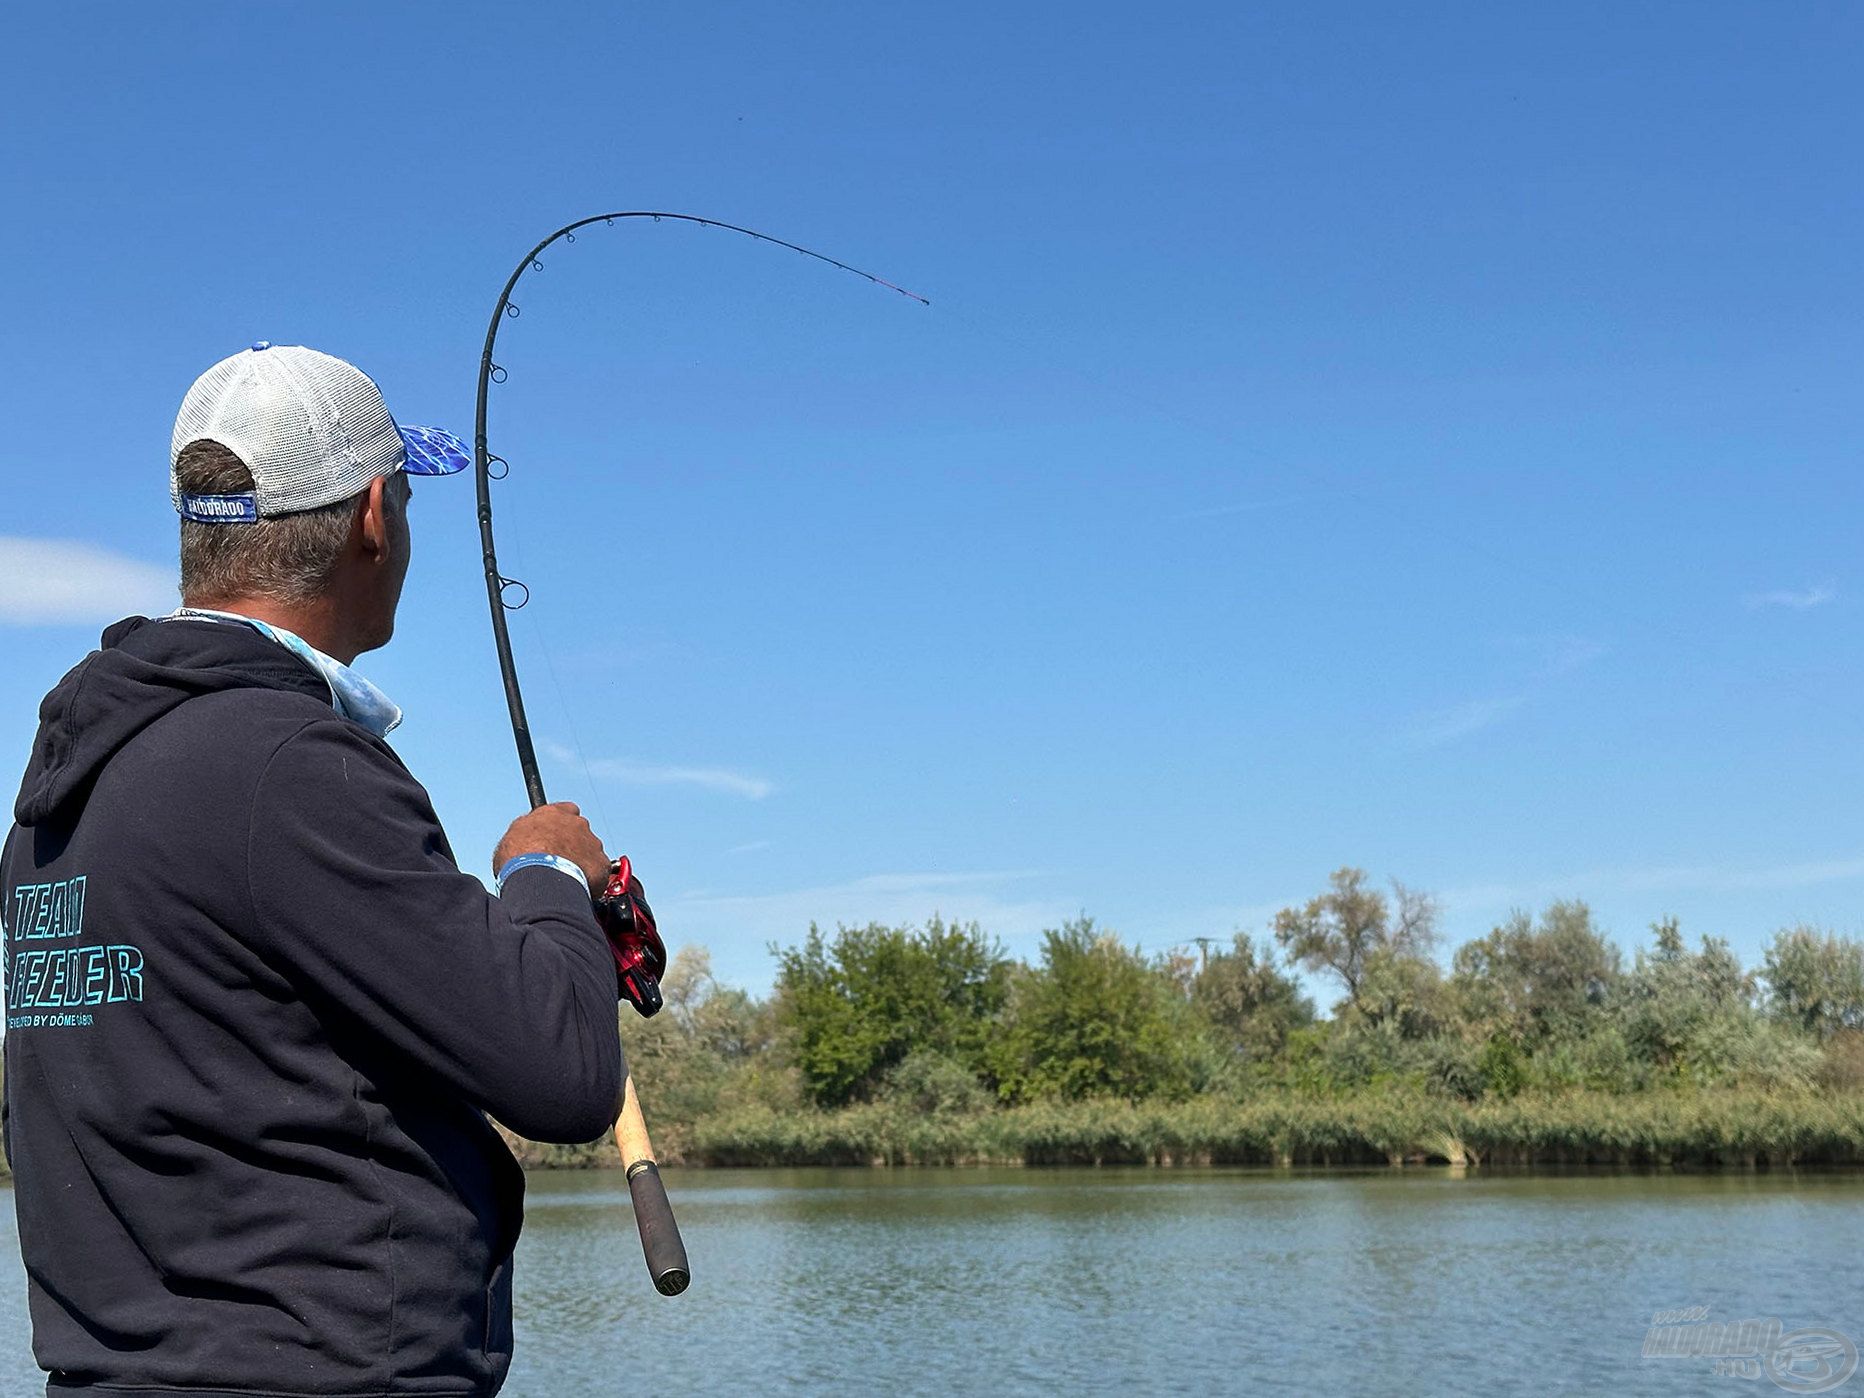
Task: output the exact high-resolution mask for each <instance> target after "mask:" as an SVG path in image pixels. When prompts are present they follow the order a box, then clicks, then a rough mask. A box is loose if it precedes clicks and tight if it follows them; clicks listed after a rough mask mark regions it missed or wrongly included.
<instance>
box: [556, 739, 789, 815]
mask: <svg viewBox="0 0 1864 1398" xmlns="http://www.w3.org/2000/svg"><path fill="white" fill-rule="evenodd" d="M544 750H545V751H546V752H548V753H549V754H550V756H551V758H552V759H553V760H554V761H556V762H558V763H561V764H564V765H570V764H575V763H576V762H577V757H576V754H575V753H573V752H571V751H570V750H569V749H568V748H566V747H564V746H563V745H562V744H560V743H546V744H545V745H544ZM588 771H589V775H590V776H591V777H599V778H602V779H603V780H606V781H614V782H621V783H622V784H623V785H625V786H696V787H699V788H701V789H702V790H705V791H720V792H723V793H725V794H726V795H728V796H742V797H743V798H744V799H745V800H747V801H762V800H763V799H764V798H765V797H766V796H768V795H770V793H771V792H773V791H775V790H776V789H777V788H776V784H775V783H774V782H770V781H767V780H765V779H764V778H763V777H759V776H754V775H752V774H751V773H749V772H737V771H733V770H732V769H731V768H729V767H683V766H678V765H667V764H661V763H654V762H636V761H633V760H632V759H629V758H623V757H598V758H595V759H594V760H593V761H591V762H590V763H588Z"/></svg>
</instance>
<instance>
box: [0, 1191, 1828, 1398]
mask: <svg viewBox="0 0 1864 1398" xmlns="http://www.w3.org/2000/svg"><path fill="white" fill-rule="evenodd" d="M667 1178H668V1184H669V1188H670V1192H671V1194H672V1196H673V1201H674V1206H675V1208H676V1210H677V1211H678V1214H679V1218H680V1223H681V1227H682V1229H683V1230H684V1232H685V1235H686V1241H687V1247H688V1250H689V1252H690V1253H691V1257H692V1265H693V1276H694V1281H693V1285H692V1289H691V1290H690V1291H688V1292H687V1293H686V1294H685V1295H684V1296H681V1297H678V1298H675V1299H667V1298H664V1297H661V1296H658V1295H656V1294H655V1293H654V1291H653V1289H652V1287H651V1286H650V1284H649V1283H648V1281H647V1275H646V1271H645V1268H644V1267H643V1265H642V1262H641V1255H640V1247H639V1244H638V1243H637V1241H636V1239H635V1235H634V1227H633V1221H632V1216H631V1214H630V1212H629V1208H628V1191H627V1186H626V1184H625V1182H624V1181H623V1180H622V1179H621V1177H620V1176H619V1175H618V1174H613V1173H590V1174H565V1173H556V1174H538V1175H533V1176H532V1177H531V1194H530V1206H529V1218H528V1222H527V1223H526V1226H525V1234H524V1240H523V1242H522V1243H521V1244H520V1248H519V1270H518V1307H519V1315H518V1357H517V1361H516V1362H515V1364H514V1365H513V1368H512V1374H511V1381H510V1383H509V1384H508V1385H507V1386H506V1389H505V1393H506V1394H508V1395H513V1398H570V1396H571V1395H584V1394H587V1395H609V1394H616V1395H620V1394H628V1393H655V1394H698V1393H718V1394H739V1393H773V1392H775V1393H799V1394H800V1393H811V1394H813V1393H846V1394H869V1393H927V1394H952V1393H974V1392H986V1391H987V1392H993V1393H1036V1392H1061V1391H1067V1392H1078V1391H1081V1390H1095V1391H1100V1390H1115V1389H1117V1390H1121V1391H1125V1392H1129V1393H1133V1392H1136V1393H1236V1394H1244V1393H1247V1394H1263V1393H1290V1394H1292V1393H1303V1394H1305V1393H1315V1394H1386V1393H1390V1394H1418V1393H1430V1392H1459V1393H1462V1392H1498V1393H1529V1392H1533V1393H1630V1394H1711V1395H1712V1394H1716V1393H1726V1394H1729V1395H1731V1398H1742V1395H1748V1398H1759V1395H1764V1394H1768V1393H1778V1392H1781V1391H1783V1388H1782V1386H1780V1385H1777V1384H1776V1383H1774V1382H1771V1381H1770V1380H1769V1379H1768V1378H1767V1377H1765V1376H1764V1375H1763V1376H1761V1377H1759V1378H1757V1379H1744V1378H1742V1377H1739V1376H1733V1375H1718V1374H1716V1373H1715V1372H1714V1361H1712V1360H1705V1359H1699V1358H1698V1359H1679V1358H1649V1359H1646V1358H1642V1357H1641V1354H1642V1349H1643V1345H1644V1338H1645V1332H1646V1330H1647V1328H1648V1327H1649V1325H1650V1323H1651V1319H1652V1313H1653V1312H1655V1311H1658V1310H1672V1309H1683V1308H1689V1307H1704V1308H1706V1310H1707V1313H1708V1318H1709V1319H1711V1320H1717V1321H1727V1320H1735V1321H1738V1320H1744V1319H1765V1318H1770V1317H1778V1318H1779V1319H1780V1320H1781V1321H1782V1323H1783V1325H1784V1328H1785V1330H1787V1331H1789V1332H1791V1331H1795V1330H1799V1329H1805V1328H1821V1329H1826V1330H1836V1331H1840V1332H1845V1333H1847V1334H1848V1335H1849V1336H1850V1338H1852V1339H1854V1340H1864V1256H1861V1252H1864V1248H1861V1246H1860V1245H1861V1244H1864V1175H1860V1174H1816V1173H1780V1172H1774V1173H1760V1174H1754V1173H1746V1174H1743V1173H1731V1174H1702V1175H1675V1174H1663V1175H1630V1174H1612V1175H1608V1174H1586V1175H1497V1174H1489V1173H1484V1172H1471V1173H1470V1174H1469V1175H1467V1176H1465V1177H1460V1178H1459V1177H1456V1176H1453V1175H1452V1174H1451V1172H1449V1171H1447V1170H1405V1171H1364V1172H1360V1171H1341V1170H1336V1171H1326V1172H1311V1173H1304V1172H1275V1171H1246V1170H1184V1171H1165V1170H895V1171H883V1170H784V1171H735V1170H718V1171H669V1172H668V1176H667ZM0 1216H3V1217H4V1230H5V1232H6V1233H7V1234H8V1235H9V1236H8V1240H7V1242H6V1243H5V1244H4V1246H0V1253H3V1254H4V1258H5V1263H4V1267H5V1271H4V1274H3V1275H0V1336H3V1337H4V1342H5V1343H4V1349H3V1350H0V1389H3V1391H4V1393H5V1394H6V1395H12V1394H15V1393H17V1394H21V1395H24V1394H28V1393H31V1392H34V1391H36V1390H37V1388H38V1383H39V1380H38V1378H37V1370H36V1369H34V1368H33V1367H32V1361H31V1357H30V1354H29V1352H28V1348H27V1331H26V1323H25V1303H24V1296H23V1290H24V1279H23V1276H22V1275H21V1273H20V1272H19V1263H18V1244H17V1240H16V1238H15V1237H14V1236H13V1235H12V1228H13V1219H12V1209H11V1208H10V1207H7V1208H5V1209H4V1210H0ZM1799 1368H1800V1371H1801V1372H1816V1371H1817V1365H1816V1363H1813V1362H1812V1361H1807V1362H1806V1363H1803V1364H1802V1365H1800V1366H1799ZM1789 1377H1790V1376H1789ZM1785 1391H1801V1392H1805V1391H1812V1390H1811V1389H1808V1388H1805V1387H1803V1386H1802V1387H1800V1388H1798V1389H1796V1390H1785ZM1830 1391H1836V1392H1839V1393H1864V1375H1860V1376H1854V1377H1852V1378H1851V1379H1850V1380H1849V1381H1847V1382H1846V1383H1844V1384H1843V1385H1842V1386H1841V1387H1839V1388H1837V1389H1835V1390H1830Z"/></svg>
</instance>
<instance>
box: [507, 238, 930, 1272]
mask: <svg viewBox="0 0 1864 1398" xmlns="http://www.w3.org/2000/svg"><path fill="white" fill-rule="evenodd" d="M623 218H650V219H652V220H653V221H654V222H655V223H659V222H660V221H661V220H663V219H666V220H670V221H673V222H676V223H690V224H697V225H698V226H699V227H701V228H718V229H722V230H723V231H725V232H727V233H738V234H742V235H743V236H744V237H747V238H751V239H754V240H755V241H757V242H760V243H769V244H772V245H773V246H775V247H780V248H787V249H789V250H790V251H791V252H794V253H800V254H802V255H803V256H804V257H809V258H814V259H815V260H816V261H817V262H826V263H827V264H828V265H829V266H831V267H837V268H839V269H840V270H842V271H844V272H849V273H852V274H853V275H854V276H857V277H863V278H865V279H866V280H868V281H870V282H872V283H874V285H876V286H883V287H886V288H887V289H888V290H889V291H897V292H898V293H899V294H900V295H902V296H905V297H908V298H909V299H911V300H914V301H917V302H919V303H920V304H921V305H926V306H929V305H931V304H932V303H931V302H930V301H928V300H927V299H926V298H925V297H923V296H921V295H919V294H918V293H917V292H912V291H908V290H907V289H906V288H905V287H903V286H896V285H894V284H893V283H892V282H890V281H888V280H886V278H884V277H877V276H875V275H874V274H873V273H872V272H864V271H862V270H861V269H860V268H859V267H853V266H850V265H849V264H848V263H846V262H841V261H839V260H837V259H835V258H833V257H830V256H828V255H827V254H826V253H820V252H816V251H815V250H813V249H811V248H806V247H803V246H802V245H801V244H798V243H791V242H787V241H785V240H784V239H782V238H776V237H772V236H771V235H770V234H768V233H759V232H758V231H757V230H756V229H754V228H740V227H739V226H738V225H736V224H733V223H721V222H720V221H719V220H717V219H712V218H701V217H699V216H698V215H696V214H674V213H665V212H655V211H651V210H645V209H630V210H626V211H618V212H616V213H608V214H592V215H590V216H589V217H588V218H581V219H577V220H576V221H575V222H574V223H566V224H564V225H563V227H561V228H559V229H557V231H556V232H554V233H552V234H551V235H550V236H549V237H547V238H545V239H544V240H543V241H542V242H540V243H539V244H538V245H537V246H536V247H534V248H532V249H531V250H530V251H529V252H527V253H526V254H525V255H524V257H523V258H522V259H521V260H520V261H519V263H518V265H517V266H516V267H514V268H513V269H512V272H511V275H510V276H509V277H507V278H506V279H505V287H504V290H502V291H500V292H499V294H498V304H497V305H496V306H494V307H493V308H492V320H491V323H490V324H489V325H488V326H487V327H486V331H485V349H484V351H483V353H481V354H480V356H479V392H478V401H477V405H476V407H475V409H474V413H473V479H474V484H475V487H476V489H477V493H478V506H479V544H480V548H481V550H482V551H483V553H484V558H485V591H486V600H487V602H488V604H489V605H490V607H491V610H492V641H493V644H494V645H495V646H496V647H497V649H498V673H499V676H500V678H501V679H502V680H503V681H504V685H505V707H506V709H508V710H509V711H510V714H511V736H512V738H513V740H514V741H515V742H516V744H517V748H518V767H519V769H520V770H521V771H522V772H523V774H524V789H525V792H526V794H527V795H528V796H529V797H530V801H531V807H532V809H533V810H535V809H536V808H537V807H539V806H541V805H544V804H545V802H546V800H547V798H546V797H545V795H544V779H543V776H542V775H541V774H540V773H539V771H538V769H537V750H536V748H535V747H534V746H533V745H532V743H531V726H530V723H529V721H528V720H527V719H526V718H525V716H524V693H523V691H522V690H521V689H520V688H519V687H518V669H517V665H516V663H515V662H514V661H513V659H512V655H511V633H510V630H509V629H508V627H507V626H506V623H505V613H506V612H507V611H515V610H517V609H518V608H519V607H522V606H524V605H525V603H527V602H528V601H530V596H531V594H530V589H529V588H527V587H526V586H525V585H524V584H523V583H521V582H519V581H518V580H517V579H515V578H508V577H506V576H505V575H504V573H503V572H501V571H500V570H499V566H498V553H497V550H496V548H495V547H494V546H493V541H492V482H493V481H495V480H503V479H504V478H505V476H506V475H507V474H508V473H509V471H510V469H511V464H510V463H509V462H508V461H506V460H505V458H504V457H502V456H499V455H497V454H496V453H494V452H492V451H491V450H490V449H489V448H488V447H487V445H486V410H487V406H488V399H489V397H490V394H491V387H492V385H493V384H495V383H503V382H504V381H505V370H504V367H503V366H502V365H500V364H498V363H497V362H496V361H495V360H494V359H493V357H492V355H493V351H494V350H495V349H496V348H497V345H498V330H499V326H500V324H502V323H503V322H504V321H506V320H508V319H515V318H516V317H517V315H518V307H517V305H516V304H515V303H514V302H513V301H512V299H511V293H512V292H513V291H514V290H515V289H516V288H517V285H518V282H519V280H520V279H521V278H522V277H523V276H524V274H525V273H526V272H530V271H542V270H543V266H544V264H543V263H542V262H541V261H540V260H539V255H540V254H542V253H543V252H544V250H545V249H547V248H548V247H550V245H551V244H552V243H555V242H556V241H557V240H558V239H562V240H563V241H565V242H566V243H573V242H575V241H576V231H577V230H578V229H580V228H587V227H588V226H589V225H590V224H594V223H602V224H607V225H608V226H610V227H613V226H614V223H615V221H616V220H617V219H623ZM493 462H497V463H498V465H499V466H500V467H501V468H502V469H500V470H499V471H497V472H494V471H493V470H492V463H493ZM514 589H515V590H516V592H517V600H516V601H510V600H508V598H509V597H510V596H511V595H512V593H513V590H514ZM595 903H596V913H597V917H598V920H599V921H600V922H601V923H602V927H603V931H604V932H605V933H606V934H607V935H608V939H609V945H610V947H611V949H612V950H613V952H614V955H615V962H616V974H617V981H618V985H619V987H620V989H621V993H622V995H623V996H624V998H626V999H627V1000H628V1001H629V1003H630V1004H632V1005H633V1006H634V1008H635V1010H636V1011H637V1012H638V1013H640V1014H642V1015H652V1014H654V1013H655V1012H656V1011H658V1010H659V1009H660V1003H661V1001H660V986H659V978H660V975H661V973H662V972H663V971H665V969H666V951H665V948H664V947H663V946H662V945H661V941H660V934H659V931H658V930H657V928H656V927H655V924H654V918H653V914H652V912H650V911H649V910H648V907H647V903H646V900H645V899H644V898H643V897H642V896H641V884H640V881H639V880H638V879H636V878H634V877H633V870H632V868H631V867H630V865H629V862H628V860H627V859H626V858H625V857H624V858H621V859H617V860H616V861H615V863H614V866H613V867H612V869H611V871H610V876H609V881H608V885H607V887H606V888H604V889H603V891H602V894H601V895H600V896H599V897H598V898H597V899H596V900H595ZM615 1144H616V1145H617V1146H618V1147H619V1148H620V1150H621V1160H622V1164H623V1166H624V1167H625V1168H626V1171H627V1179H628V1193H629V1196H630V1198H632V1200H633V1201H634V1221H635V1226H636V1228H637V1229H639V1231H640V1234H641V1251H642V1253H643V1255H644V1256H645V1257H646V1259H647V1271H648V1275H649V1276H651V1277H652V1278H653V1282H654V1288H655V1290H657V1291H659V1292H660V1293H661V1295H663V1296H677V1295H679V1294H680V1293H681V1292H682V1291H684V1290H685V1289H686V1287H687V1285H688V1283H690V1282H691V1280H692V1269H691V1267H690V1266H689V1265H688V1263H687V1260H686V1245H685V1243H684V1242H683V1241H682V1240H681V1238H680V1229H679V1224H678V1223H677V1222H676V1221H675V1220H674V1217H673V1206H672V1205H671V1204H670V1203H669V1202H668V1201H667V1190H666V1186H665V1185H664V1184H662V1183H661V1180H660V1168H659V1166H658V1164H656V1162H655V1159H654V1146H653V1142H652V1140H651V1139H649V1137H648V1134H647V1122H646V1120H645V1118H644V1117H643V1116H642V1114H641V1103H640V1099H639V1098H638V1097H637V1096H636V1094H635V1090H634V1075H633V1074H632V1073H628V1074H627V1075H626V1077H625V1079H624V1081H623V1086H622V1106H621V1114H620V1116H618V1117H617V1118H616V1120H615Z"/></svg>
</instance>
